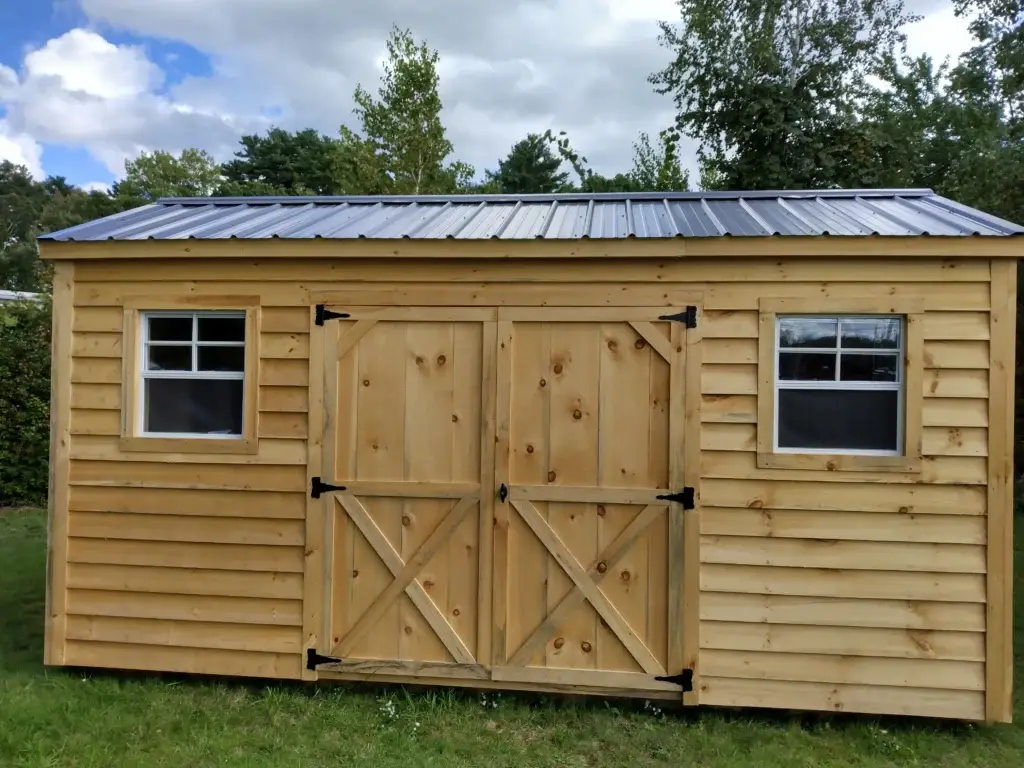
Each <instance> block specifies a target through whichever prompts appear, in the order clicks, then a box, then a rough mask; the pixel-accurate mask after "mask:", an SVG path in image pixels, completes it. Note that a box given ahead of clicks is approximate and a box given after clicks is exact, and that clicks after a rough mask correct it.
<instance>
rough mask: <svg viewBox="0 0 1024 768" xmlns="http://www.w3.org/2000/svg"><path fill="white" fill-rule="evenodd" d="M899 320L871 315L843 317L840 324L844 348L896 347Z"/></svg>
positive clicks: (897, 343) (898, 340)
mask: <svg viewBox="0 0 1024 768" xmlns="http://www.w3.org/2000/svg"><path fill="white" fill-rule="evenodd" d="M900 326H901V323H900V321H899V320H895V319H889V318H880V317H872V318H866V319H863V320H862V319H859V318H858V319H850V318H843V320H842V323H841V325H840V330H841V334H842V346H843V348H844V349H896V348H897V347H898V346H899V343H900Z"/></svg>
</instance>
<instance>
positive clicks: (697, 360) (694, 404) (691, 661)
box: [681, 306, 703, 706]
mask: <svg viewBox="0 0 1024 768" xmlns="http://www.w3.org/2000/svg"><path fill="white" fill-rule="evenodd" d="M701 315H702V310H701V308H700V307H699V306H698V307H697V323H696V326H695V327H694V328H687V329H681V330H682V335H683V341H684V344H685V352H684V354H685V361H684V366H685V367H684V369H683V376H684V379H685V385H684V392H683V410H684V419H683V485H684V486H689V487H690V488H693V502H694V507H693V509H689V510H686V511H685V512H681V514H683V515H684V518H683V668H684V669H689V670H692V672H693V679H692V683H693V685H692V690H690V691H686V692H684V693H683V704H684V705H687V706H696V705H697V704H699V703H700V506H701V505H700V475H701V469H700V461H701V448H700V430H701V414H700V412H701V403H702V402H703V400H702V394H701V366H702V358H703V355H702V354H701V351H702V347H703V345H702V343H701V342H702V341H703V332H702V327H703V323H702V322H701V321H702V319H703V318H702V317H701Z"/></svg>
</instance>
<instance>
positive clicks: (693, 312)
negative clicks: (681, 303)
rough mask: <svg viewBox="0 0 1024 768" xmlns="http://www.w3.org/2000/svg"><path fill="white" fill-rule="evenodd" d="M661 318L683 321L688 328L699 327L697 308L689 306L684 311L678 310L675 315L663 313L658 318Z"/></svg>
mask: <svg viewBox="0 0 1024 768" xmlns="http://www.w3.org/2000/svg"><path fill="white" fill-rule="evenodd" d="M658 319H659V320H673V321H675V322H677V323H682V324H683V325H685V326H686V327H687V328H696V327H697V308H696V307H687V308H686V309H685V310H683V311H682V312H676V314H674V315H662V316H661V317H659V318H658Z"/></svg>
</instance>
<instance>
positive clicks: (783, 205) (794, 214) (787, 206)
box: [778, 197, 831, 235]
mask: <svg viewBox="0 0 1024 768" xmlns="http://www.w3.org/2000/svg"><path fill="white" fill-rule="evenodd" d="M778 202H779V207H780V208H781V209H782V210H784V211H786V212H787V213H788V214H789V215H790V216H792V217H793V218H794V219H796V220H797V221H799V222H800V223H801V224H803V225H804V226H805V227H807V229H808V230H809V231H810V232H811V233H812V234H817V232H818V227H816V226H814V225H813V224H812V223H811V222H809V221H808V220H807V219H805V218H804V217H803V216H802V215H801V214H800V213H799V212H798V211H797V210H796V208H794V207H793V206H791V205H790V204H789V203H788V202H786V200H784V199H783V198H781V197H780V198H779V199H778ZM821 231H822V232H823V233H824V234H826V235H828V234H831V233H830V232H829V231H828V230H827V229H823V230H821Z"/></svg>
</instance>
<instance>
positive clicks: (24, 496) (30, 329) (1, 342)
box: [0, 296, 51, 507]
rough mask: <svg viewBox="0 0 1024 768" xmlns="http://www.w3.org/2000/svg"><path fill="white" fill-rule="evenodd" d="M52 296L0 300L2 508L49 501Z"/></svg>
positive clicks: (0, 495)
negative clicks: (33, 298)
mask: <svg viewBox="0 0 1024 768" xmlns="http://www.w3.org/2000/svg"><path fill="white" fill-rule="evenodd" d="M50 308H51V304H50V298H49V296H47V297H45V299H44V300H43V301H40V302H30V301H24V302H11V303H3V304H0V507H2V506H15V505H17V506H30V505H42V504H44V503H45V501H46V493H47V485H48V468H47V467H48V459H49V447H50Z"/></svg>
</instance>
